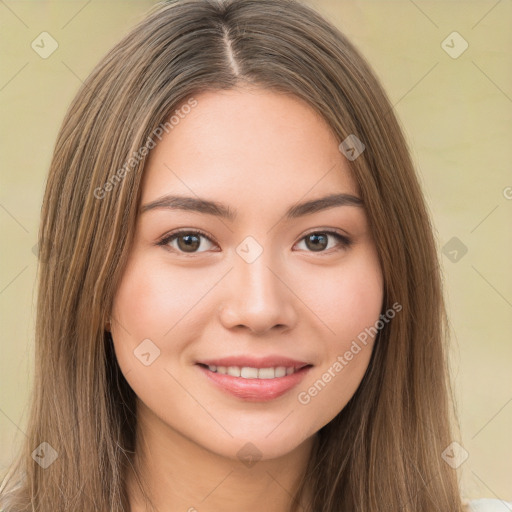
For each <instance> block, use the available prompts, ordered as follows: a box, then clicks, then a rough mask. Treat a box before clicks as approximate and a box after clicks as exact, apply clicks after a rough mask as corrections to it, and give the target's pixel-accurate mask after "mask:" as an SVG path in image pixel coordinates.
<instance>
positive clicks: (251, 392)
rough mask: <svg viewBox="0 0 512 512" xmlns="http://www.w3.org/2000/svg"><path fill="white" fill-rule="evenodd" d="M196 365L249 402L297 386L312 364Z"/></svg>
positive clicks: (271, 397) (215, 382) (212, 381)
mask: <svg viewBox="0 0 512 512" xmlns="http://www.w3.org/2000/svg"><path fill="white" fill-rule="evenodd" d="M196 367H197V368H198V369H199V370H200V371H201V372H202V374H203V375H204V376H205V377H206V378H207V382H208V383H210V384H212V385H213V386H214V387H215V388H217V389H219V390H220V391H222V392H224V393H227V394H229V395H231V396H234V397H236V398H237V399H241V400H245V401H249V402H266V401H269V400H274V399H275V398H278V397H280V396H282V395H284V394H285V393H287V392H288V391H290V390H291V389H293V388H294V387H295V386H297V385H298V384H299V383H300V382H301V381H302V379H303V378H304V377H305V376H306V374H307V373H308V372H309V370H310V369H311V368H312V365H304V366H302V367H300V366H299V367H295V366H288V367H287V366H276V367H264V368H257V367H251V366H217V365H205V364H201V363H198V364H196Z"/></svg>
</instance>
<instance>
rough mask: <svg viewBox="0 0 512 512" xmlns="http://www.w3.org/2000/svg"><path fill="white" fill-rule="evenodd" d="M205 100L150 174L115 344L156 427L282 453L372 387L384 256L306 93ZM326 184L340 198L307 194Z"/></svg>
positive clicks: (265, 453) (213, 447)
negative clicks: (373, 330)
mask: <svg viewBox="0 0 512 512" xmlns="http://www.w3.org/2000/svg"><path fill="white" fill-rule="evenodd" d="M195 100H196V101H197V104H195V106H194V107H193V108H189V109H188V108H187V109H183V110H182V112H187V113H186V115H184V114H182V116H180V118H179V122H175V123H173V125H172V126H173V127H172V129H169V130H168V133H165V132H164V133H165V135H164V136H163V137H162V138H161V141H159V142H158V144H157V145H156V147H154V149H152V151H151V154H150V159H149V162H148V164H147V166H146V169H145V171H144V172H145V175H144V179H143V184H142V193H141V203H140V206H141V208H140V213H139V216H138V221H137V226H136V233H135V240H134V244H133V246H132V248H131V253H130V257H129V261H128V264H127V266H126V268H125V270H124V274H123V276H122V280H121V282H120V285H119V287H118V289H117V291H116V295H115V300H114V305H113V310H112V312H111V313H112V314H111V317H112V327H111V330H112V337H113V341H114V347H115V352H116V356H117V359H118V362H119V365H120V367H121V370H122V372H123V374H124V375H125V377H126V380H127V381H128V383H129V384H130V386H131V387H132V389H133V390H134V392H135V393H136V395H137V397H138V407H139V408H138V413H139V414H141V415H143V416H144V422H145V423H146V424H154V425H156V424H158V425H159V426H160V428H164V429H165V430H166V432H168V433H169V436H173V437H178V438H180V437H181V438H183V439H186V440H187V442H192V443H194V444H195V445H197V446H199V447H202V448H204V449H206V450H208V451H210V452H213V453H215V454H219V455H221V456H224V457H229V458H236V457H237V453H238V452H239V450H240V449H241V448H242V447H244V446H245V445H246V443H252V444H251V445H247V446H251V448H250V449H253V450H256V449H257V450H258V454H259V456H260V457H262V458H263V459H265V458H275V457H279V456H282V455H284V454H286V453H289V452H291V451H292V450H294V449H295V448H297V447H299V446H300V445H301V444H302V443H304V442H305V441H306V440H308V439H310V438H311V436H312V435H314V434H315V433H316V432H317V431H318V430H319V429H320V428H321V427H323V426H324V425H326V424H327V423H328V422H329V421H331V420H332V419H333V418H334V417H335V416H336V415H337V414H338V413H339V412H340V411H341V410H342V409H343V407H344V406H345V405H346V404H347V402H348V401H349V399H350V398H351V397H352V395H353V394H354V393H355V391H356V389H357V387H358V386H359V384H360V382H361V380H362V377H363V375H364V372H365V370H366V368H367V366H368V362H369V359H370V356H371V351H372V347H373V344H374V341H375V338H374V337H372V336H371V335H368V334H366V339H365V341H364V342H362V341H361V340H362V338H364V337H365V335H364V333H367V331H365V329H367V328H369V327H371V326H374V325H375V324H376V322H377V321H378V320H379V315H380V313H381V307H382V300H383V281H382V274H381V269H380V265H379V260H378V255H377V252H376V248H375V245H374V241H373V239H372V235H371V232H370V229H369V224H368V219H367V217H366V213H365V209H364V206H363V205H362V203H361V204H358V203H357V198H359V197H360V195H359V190H358V187H357V184H356V183H355V181H354V179H353V178H352V176H351V173H350V169H349V163H348V161H347V160H346V158H345V156H344V155H343V154H342V153H341V152H340V150H339V149H338V145H339V143H340V142H341V141H338V140H337V138H336V137H335V136H334V135H333V133H332V132H331V131H330V129H329V127H328V125H327V124H326V123H325V121H324V120H323V119H322V118H321V117H320V116H319V115H318V114H316V113H315V112H314V110H312V109H311V108H310V107H309V106H308V105H307V104H306V103H305V102H303V101H302V100H300V99H297V98H295V97H293V96H290V95H282V94H277V93H274V92H269V91H267V90H262V89H243V88H241V89H236V90H229V91H221V92H218V91H212V92H206V93H202V94H200V95H197V96H195ZM169 196H179V197H180V198H190V199H181V200H177V199H174V200H172V198H170V197H169ZM326 196H338V199H339V198H340V197H341V199H342V201H341V204H340V202H338V203H332V202H331V203H329V207H325V206H326V204H327V203H323V204H322V203H313V204H312V205H310V206H309V207H304V208H301V207H300V206H299V205H301V204H302V203H308V202H311V201H316V200H318V199H320V198H324V197H326ZM350 196H352V198H350ZM347 198H348V199H347ZM199 199H201V200H204V201H209V202H214V203H215V205H212V204H209V203H199V202H198V201H199ZM315 204H316V206H315ZM322 206H324V208H322ZM291 208H294V209H293V210H291V213H289V210H290V209H291ZM221 213H223V214H224V215H220V214H221ZM354 343H355V345H354ZM356 346H357V347H359V349H357V348H356ZM254 447H255V448H254Z"/></svg>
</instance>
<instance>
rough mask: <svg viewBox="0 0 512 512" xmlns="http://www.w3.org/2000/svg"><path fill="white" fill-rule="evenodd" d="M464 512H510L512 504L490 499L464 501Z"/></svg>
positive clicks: (511, 511)
mask: <svg viewBox="0 0 512 512" xmlns="http://www.w3.org/2000/svg"><path fill="white" fill-rule="evenodd" d="M464 504H465V505H466V508H465V512H466V511H467V512H512V502H510V501H502V500H497V499H491V498H484V499H480V500H466V501H464Z"/></svg>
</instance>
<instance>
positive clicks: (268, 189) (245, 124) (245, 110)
mask: <svg viewBox="0 0 512 512" xmlns="http://www.w3.org/2000/svg"><path fill="white" fill-rule="evenodd" d="M194 100H195V101H196V103H195V106H194V107H193V108H187V109H182V110H180V108H179V107H178V109H177V112H176V113H175V114H176V115H175V116H174V118H173V123H172V128H170V129H169V130H168V132H167V133H164V135H163V136H162V138H161V140H160V141H156V142H157V145H156V146H155V147H154V148H153V149H152V150H151V153H150V157H149V160H148V162H147V164H146V168H145V171H144V179H143V188H142V203H145V202H148V201H152V200H154V199H156V198H158V197H160V196H162V195H163V194H168V193H171V192H172V193H181V194H186V195H188V196H190V195H198V196H201V197H211V198H216V199H221V200H222V199H226V200H228V199H231V203H233V201H235V202H236V203H238V205H239V208H237V210H243V206H244V204H247V205H251V207H253V206H254V201H255V200H257V201H258V204H259V205H260V206H261V205H263V204H265V205H267V206H268V207H270V206H272V205H274V204H277V203H283V202H284V203H286V204H288V203H290V202H292V201H293V200H294V199H296V200H298V199H300V198H301V197H304V196H307V197H317V196H323V195H325V194H326V193H329V194H330V193H337V192H344V193H349V194H353V195H359V194H358V187H357V184H356V182H355V181H354V179H353V177H352V174H351V170H350V167H349V165H348V162H347V160H346V159H345V157H344V156H343V155H342V153H341V152H340V151H339V149H338V145H339V141H338V140H337V138H336V136H335V135H334V133H333V132H332V130H331V129H330V127H329V125H328V124H327V123H326V122H325V120H324V119H323V118H322V117H321V116H320V115H319V114H318V113H316V112H315V111H314V110H313V108H312V107H310V106H309V105H308V104H307V103H306V102H304V101H303V100H301V99H299V98H297V97H295V96H293V95H289V94H282V93H277V92H273V91H269V90H266V89H258V88H237V89H230V90H226V91H224V90H223V91H208V92H204V93H202V94H198V95H196V96H194Z"/></svg>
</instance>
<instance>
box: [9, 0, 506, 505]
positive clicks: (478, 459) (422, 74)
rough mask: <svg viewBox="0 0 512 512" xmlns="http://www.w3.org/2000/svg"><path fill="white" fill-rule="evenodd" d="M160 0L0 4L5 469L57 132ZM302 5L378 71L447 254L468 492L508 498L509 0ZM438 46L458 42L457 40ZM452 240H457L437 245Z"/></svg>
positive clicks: (23, 376) (23, 395)
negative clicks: (43, 47)
mask: <svg viewBox="0 0 512 512" xmlns="http://www.w3.org/2000/svg"><path fill="white" fill-rule="evenodd" d="M154 3H155V2H153V1H124V2H120V1H100V0H92V1H87V0H80V1H37V0H33V1H14V0H5V1H2V2H0V43H1V48H2V66H1V70H0V105H1V110H2V120H1V122H0V130H1V151H0V158H1V162H2V165H1V184H2V186H1V192H0V230H1V231H0V235H1V239H2V246H3V250H2V253H1V258H2V259H1V267H0V310H1V317H0V319H1V327H2V336H1V341H0V343H1V358H0V379H1V380H0V382H1V388H0V472H2V473H3V471H4V470H5V468H6V467H7V465H8V463H9V461H10V460H11V458H12V457H13V454H14V451H15V449H16V448H17V447H18V445H19V442H20V441H21V439H22V438H23V436H24V433H23V429H24V424H25V423H24V422H25V420H26V412H27V400H28V397H29V392H30V382H31V378H32V375H33V368H32V365H33V327H34V298H35V292H34V282H35V277H36V261H37V260H36V256H35V255H34V252H33V246H34V245H35V244H36V239H37V238H36V237H37V228H38V222H39V212H40V205H41V199H42V194H43V190H44V183H45V179H46V173H47V170H48V166H49V163H50V157H51V152H52V148H53V144H54V141H55V137H56V135H57V131H58V129H59V126H60V123H61V121H62V118H63V116H64V113H65V111H66V109H67V107H68V105H69V102H70V101H71V99H72V97H73V96H74V95H75V93H76V91H77V90H78V87H79V85H80V81H81V80H83V79H84V78H85V77H86V76H87V75H88V73H89V72H90V71H91V69H92V68H93V66H94V65H95V64H96V62H97V61H98V60H99V58H100V57H101V56H102V55H103V54H104V53H105V52H106V50H107V49H108V48H110V47H111V46H112V45H113V44H114V43H115V42H117V41H118V40H119V38H120V37H121V35H122V34H124V33H125V32H126V31H127V30H128V29H129V28H130V27H131V26H133V25H134V24H135V23H136V22H137V21H138V20H139V19H141V18H142V17H143V15H144V13H145V12H146V11H147V9H148V8H150V7H151V6H152V5H154ZM310 4H311V5H313V6H315V7H316V8H317V9H318V10H319V11H320V12H321V13H323V14H324V15H325V16H326V17H327V18H329V19H330V20H332V21H333V22H334V23H335V24H336V25H337V26H338V27H340V28H341V29H342V30H343V31H344V32H345V33H346V34H347V35H348V36H349V37H350V38H351V40H352V41H353V42H354V43H355V44H356V45H357V46H358V47H359V48H360V49H361V50H362V52H363V53H364V54H365V56H366V57H367V58H368V60H369V61H370V63H371V64H372V65H373V67H374V69H375V71H376V73H377V75H378V76H379V77H380V78H381V80H382V82H383V85H384V87H385V88H386V90H387V92H388V94H389V97H390V99H391V101H392V102H393V104H394V106H395V111H396V113H397V114H398V116H399V118H400V120H401V123H402V125H403V126H404V130H405V133H406V136H407V138H408V140H409V142H410V145H411V149H412V152H413V157H414V159H415V161H416V163H417V167H418V172H419V174H420V178H421V181H422V184H423V187H424V191H425V195H426V197H427V199H428V202H429V206H430V209H431V212H432V216H433V220H434V223H435V226H436V230H437V239H438V245H439V251H440V252H441V253H442V252H443V250H444V251H445V253H446V255H445V254H442V264H443V268H444V276H445V283H446V290H445V293H446V297H447V299H448V306H449V314H450V319H451V326H452V340H453V341H452V350H451V355H452V371H453V378H454V384H455V390H456V394H457V403H458V408H459V412H460V416H461V425H462V439H457V441H458V442H459V443H460V444H461V445H463V446H464V448H465V449H466V450H467V452H468V453H469V458H468V459H467V460H466V461H465V462H464V463H463V464H462V466H461V468H460V471H461V473H462V492H463V494H464V495H465V496H467V497H470V498H478V497H492V498H501V499H508V500H512V486H511V477H510V475H512V436H511V435H510V433H511V431H512V428H511V425H512V372H511V361H512V343H511V334H512V314H511V313H512V286H511V284H512V272H511V271H510V260H511V249H512V230H511V229H510V226H511V222H510V221H511V213H512V173H511V164H510V162H512V149H511V148H512V144H511V143H510V138H511V136H512V129H511V117H512V116H511V114H512V58H511V53H512V35H511V34H512V32H511V31H510V24H511V21H512V2H510V0H502V1H495V0H490V1H487V0H486V1H479V0H474V1H465V2H457V1H453V0H449V1H447V0H438V1H426V0H415V1H412V0H396V1H383V0H380V1H367V0H365V1H364V2H363V1H345V0H330V1H328V0H315V1H311V2H310ZM43 31H46V32H48V33H49V34H51V36H52V37H53V38H54V39H55V40H56V41H57V43H58V49H57V50H56V51H55V52H54V53H53V54H52V55H50V56H49V57H48V58H47V59H43V58H41V57H40V56H39V55H38V54H37V53H36V52H35V51H34V50H33V49H32V48H31V43H32V41H34V40H35V39H36V38H37V37H38V36H39V34H40V33H41V32H43ZM453 31H457V32H459V33H460V34H461V36H462V37H463V38H464V39H465V40H466V41H467V43H468V44H469V46H468V48H467V50H466V51H465V52H464V53H462V54H461V55H460V56H459V57H458V58H452V57H450V56H449V55H448V54H447V53H446V52H445V50H444V49H443V47H442V46H441V43H442V42H443V40H445V39H446V38H447V36H448V35H449V34H451V33H452V32H453ZM447 44H449V45H451V46H453V49H452V51H456V50H458V49H459V48H461V46H460V42H457V40H454V42H453V43H452V42H451V39H450V38H449V39H448V42H447ZM507 187H509V188H507ZM453 237H456V238H457V239H458V240H456V241H452V242H451V244H453V243H455V244H458V246H456V245H454V246H451V245H448V246H447V248H445V244H447V243H448V242H449V241H450V240H451V239H452V238H453ZM461 244H463V245H464V246H465V247H466V248H467V253H466V254H464V255H463V256H462V257H461V254H462V252H461V250H460V248H461V247H462V245H461ZM443 248H445V249H443ZM453 250H455V251H457V258H458V259H457V261H452V260H451V259H450V258H452V259H453V258H454V257H455V253H453V252H452V253H451V254H450V252H449V251H453ZM426 391H427V392H428V390H426ZM34 448H35V447H34Z"/></svg>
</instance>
